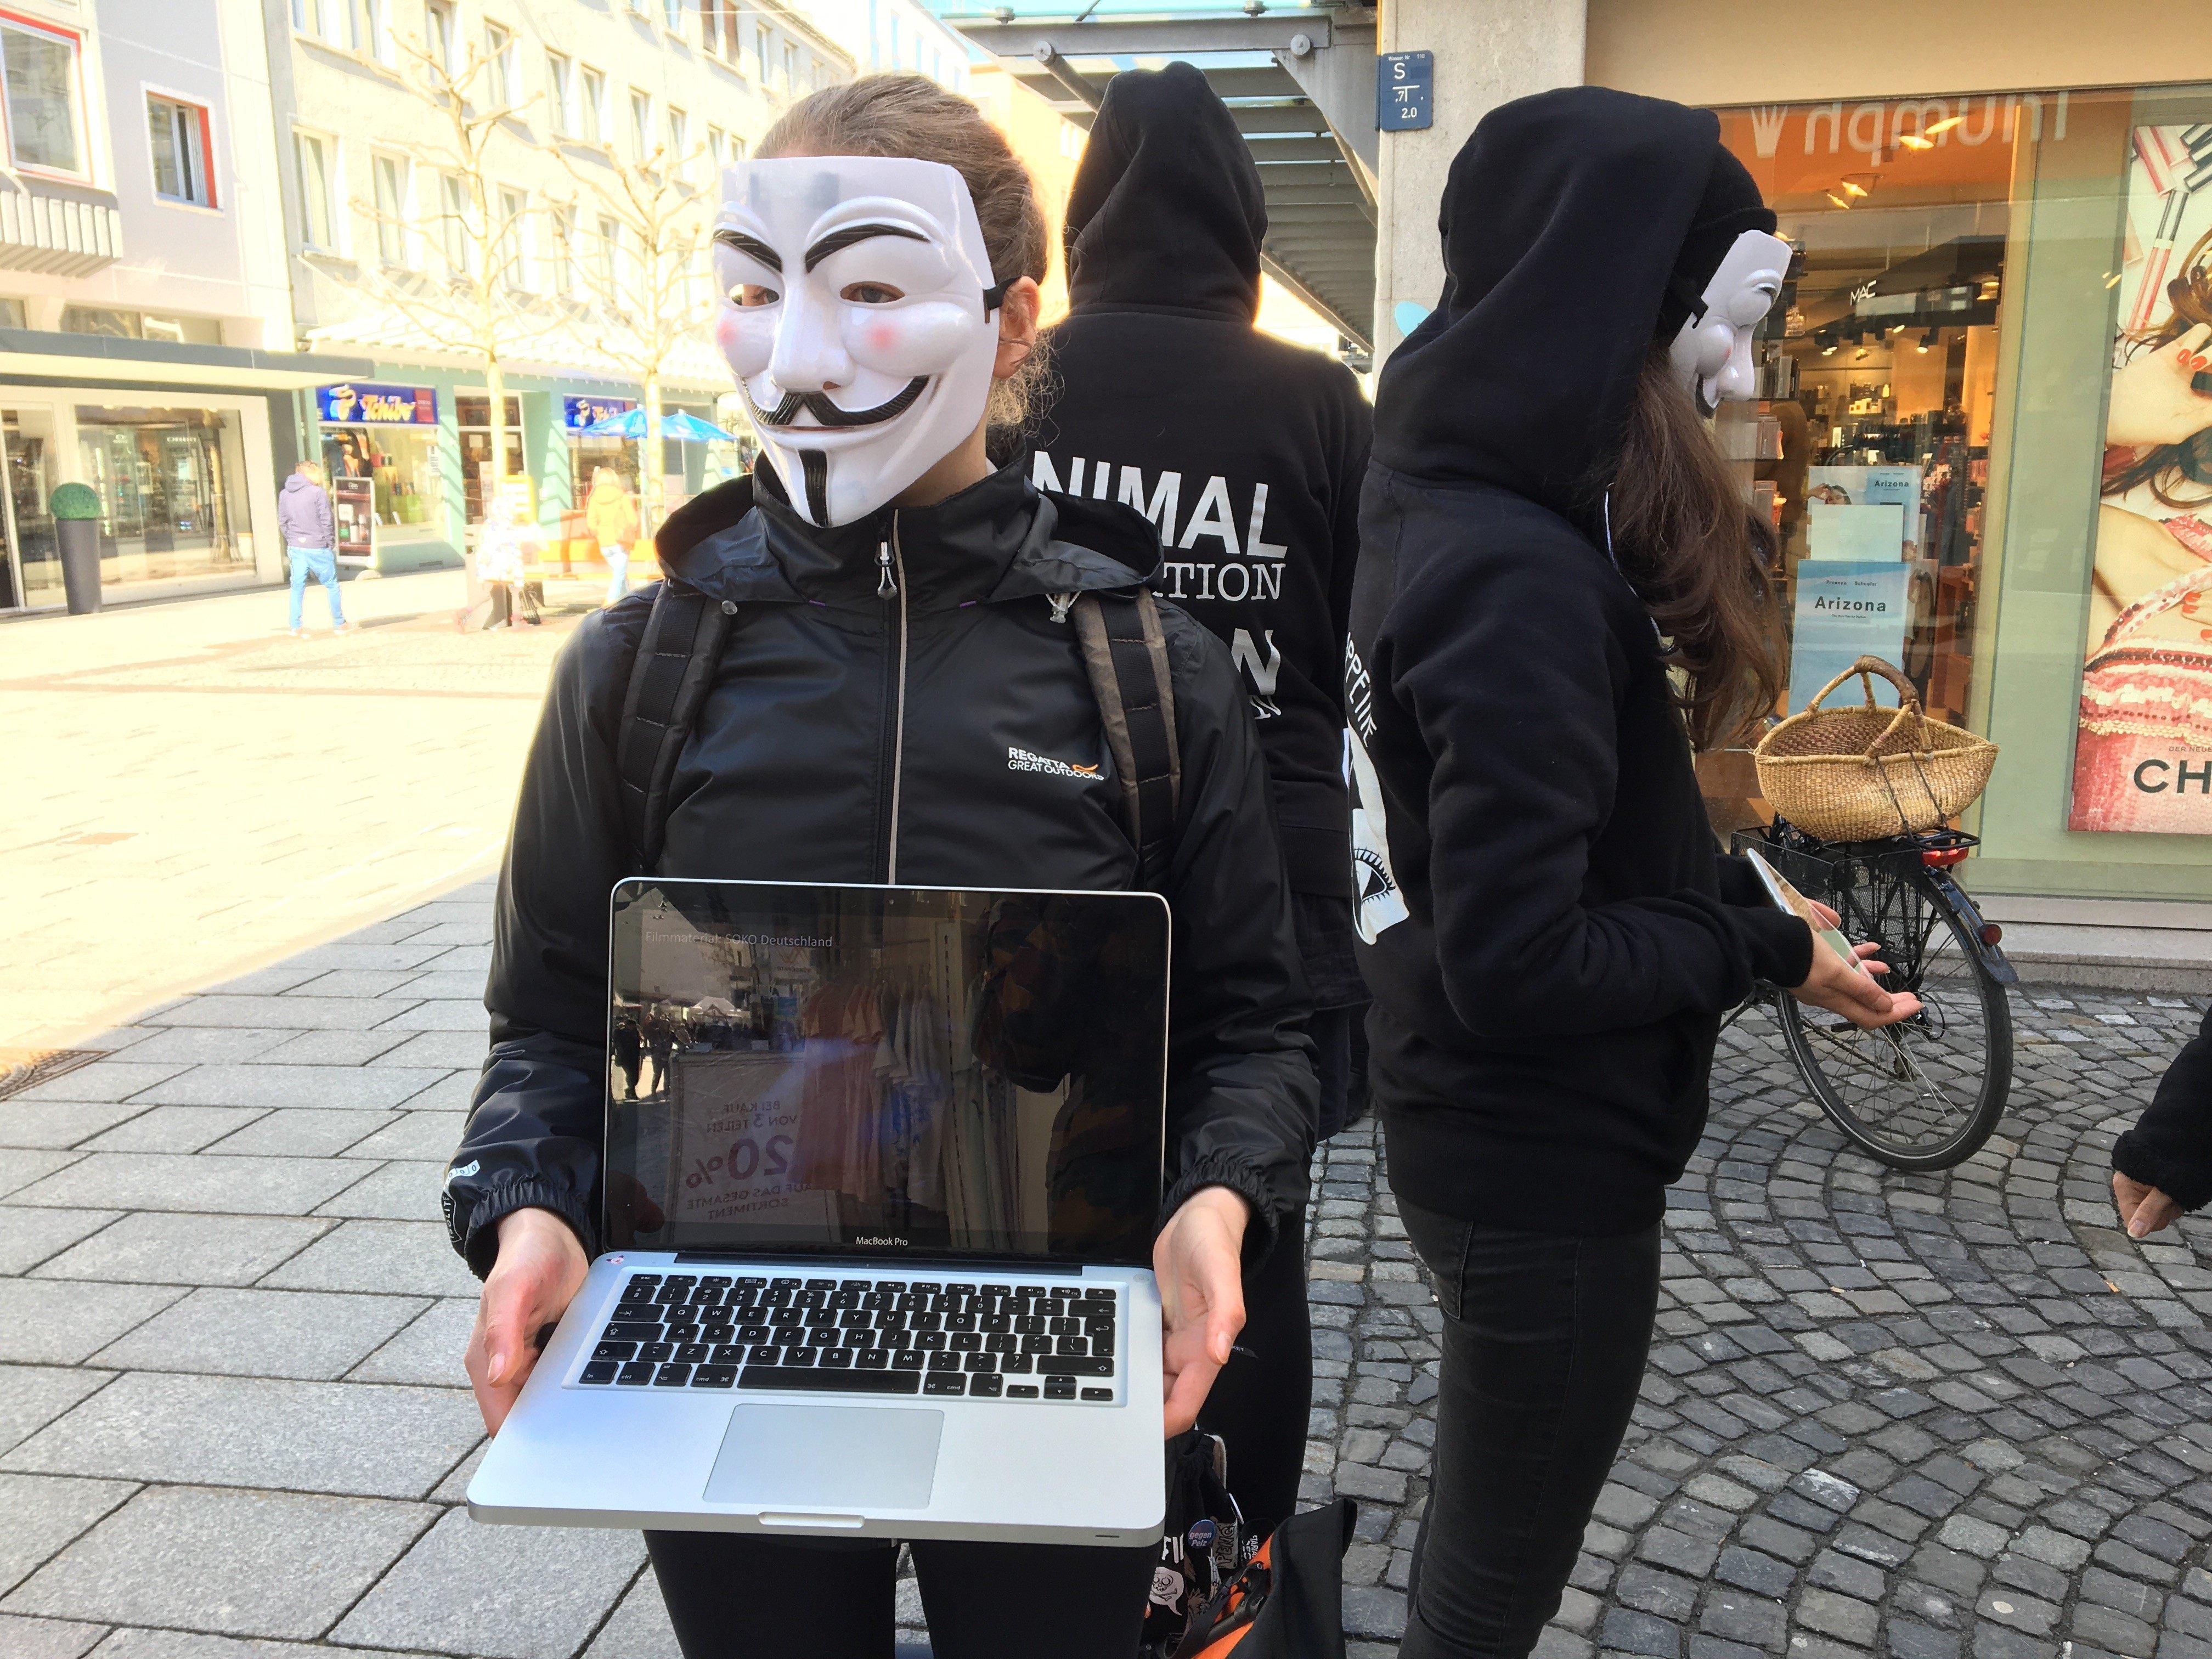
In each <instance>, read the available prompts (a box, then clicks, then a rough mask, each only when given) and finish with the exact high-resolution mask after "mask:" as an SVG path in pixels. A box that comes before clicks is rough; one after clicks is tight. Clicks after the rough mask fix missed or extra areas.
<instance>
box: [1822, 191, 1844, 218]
mask: <svg viewBox="0 0 2212 1659" xmlns="http://www.w3.org/2000/svg"><path fill="white" fill-rule="evenodd" d="M1820 193H1821V194H1822V195H1823V196H1826V197H1827V198H1828V199H1829V200H1830V201H1832V202H1833V203H1834V204H1836V205H1837V206H1838V207H1839V208H1841V209H1843V210H1844V211H1845V212H1846V213H1848V212H1850V206H1851V204H1850V203H1849V202H1848V201H1846V200H1844V197H1840V196H1838V195H1837V194H1836V192H1835V191H1832V190H1826V191H1821V192H1820Z"/></svg>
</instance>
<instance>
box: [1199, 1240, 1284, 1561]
mask: <svg viewBox="0 0 2212 1659" xmlns="http://www.w3.org/2000/svg"><path fill="white" fill-rule="evenodd" d="M1237 1346H1238V1347H1240V1348H1243V1349H1247V1350H1249V1352H1246V1353H1232V1354H1231V1355H1230V1356H1229V1363H1228V1364H1226V1365H1224V1366H1223V1367H1222V1368H1221V1373H1220V1375H1219V1376H1216V1377H1215V1378H1214V1379H1213V1387H1212V1389H1210V1390H1209V1391H1208V1392H1207V1394H1206V1404H1204V1405H1203V1406H1201V1407H1199V1411H1198V1426H1199V1427H1200V1428H1201V1429H1204V1430H1205V1431H1206V1432H1207V1433H1209V1434H1218V1435H1219V1436H1220V1437H1221V1438H1222V1441H1223V1443H1225V1445H1226V1446H1227V1447H1228V1449H1229V1491H1230V1492H1231V1496H1233V1497H1234V1498H1236V1499H1237V1509H1238V1510H1240V1511H1241V1512H1242V1513H1243V1516H1244V1524H1245V1526H1246V1527H1247V1528H1249V1529H1250V1530H1251V1531H1252V1533H1253V1534H1254V1535H1255V1536H1257V1537H1265V1536H1266V1535H1267V1534H1269V1533H1271V1532H1273V1530H1274V1529H1275V1528H1277V1527H1279V1526H1280V1525H1281V1524H1282V1523H1283V1522H1285V1521H1287V1520H1288V1519H1290V1517H1291V1512H1292V1511H1293V1510H1296V1509H1297V1506H1298V1477H1299V1476H1300V1475H1301V1474H1303V1473H1304V1470H1305V1456H1306V1418H1307V1414H1308V1413H1309V1412H1310V1409H1311V1408H1312V1406H1313V1327H1312V1325H1311V1323H1310V1322H1309V1320H1308V1318H1307V1315H1306V1217H1305V1212H1304V1211H1303V1210H1300V1211H1298V1212H1297V1213H1296V1214H1294V1215H1291V1216H1290V1217H1288V1218H1285V1221H1284V1222H1283V1228H1282V1232H1281V1235H1280V1236H1279V1237H1278V1238H1277V1240H1276V1242H1275V1250H1274V1254H1273V1255H1270V1256H1269V1257H1268V1258H1267V1261H1264V1262H1262V1263H1261V1265H1260V1267H1259V1270H1258V1271H1257V1272H1256V1273H1246V1274H1245V1275H1244V1329H1243V1333H1242V1334H1240V1335H1239V1336H1238V1337H1237Z"/></svg>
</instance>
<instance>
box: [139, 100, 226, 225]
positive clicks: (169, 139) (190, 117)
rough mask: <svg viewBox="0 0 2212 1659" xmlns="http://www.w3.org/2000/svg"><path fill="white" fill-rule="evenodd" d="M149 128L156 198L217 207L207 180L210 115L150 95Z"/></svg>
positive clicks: (147, 119)
mask: <svg viewBox="0 0 2212 1659" xmlns="http://www.w3.org/2000/svg"><path fill="white" fill-rule="evenodd" d="M146 126H147V132H148V136H149V138H150V139H151V141H152V143H153V147H154V194H155V195H156V196H158V197H161V199H162V200H163V201H165V202H183V203H186V204H190V205H191V206H193V207H209V208H211V207H213V206H214V205H215V191H214V187H213V186H212V185H210V183H209V180H208V165H207V158H208V152H209V150H210V149H212V148H213V145H212V144H211V143H210V132H209V127H208V112H207V111H206V110H205V109H204V108H203V107H202V106H199V105H197V104H187V103H185V102H184V101H182V100H179V99H175V98H164V97H161V96H159V95H158V94H148V96H147V99H146Z"/></svg>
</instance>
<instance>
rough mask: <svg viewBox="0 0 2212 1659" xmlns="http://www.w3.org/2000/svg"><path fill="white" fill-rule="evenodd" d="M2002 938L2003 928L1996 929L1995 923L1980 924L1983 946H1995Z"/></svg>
mask: <svg viewBox="0 0 2212 1659" xmlns="http://www.w3.org/2000/svg"><path fill="white" fill-rule="evenodd" d="M2003 937H2004V929H2003V928H2002V927H1998V926H1997V925H1996V923H1995V922H1994V921H1985V922H1984V923H1983V924H1982V943H1983V944H1984V945H1995V944H1996V942H1997V941H1998V940H1999V939H2002V938H2003Z"/></svg>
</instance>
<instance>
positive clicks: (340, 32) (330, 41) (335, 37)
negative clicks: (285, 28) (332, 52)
mask: <svg viewBox="0 0 2212 1659" xmlns="http://www.w3.org/2000/svg"><path fill="white" fill-rule="evenodd" d="M292 27H293V28H294V29H295V31H297V32H298V33H301V34H304V35H307V36H308V37H310V38H311V39H313V40H320V41H321V42H322V43H323V44H324V45H325V46H343V45H345V43H346V39H345V37H346V0H292Z"/></svg>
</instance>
